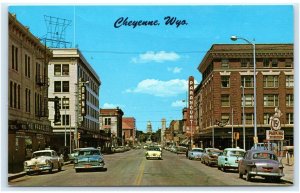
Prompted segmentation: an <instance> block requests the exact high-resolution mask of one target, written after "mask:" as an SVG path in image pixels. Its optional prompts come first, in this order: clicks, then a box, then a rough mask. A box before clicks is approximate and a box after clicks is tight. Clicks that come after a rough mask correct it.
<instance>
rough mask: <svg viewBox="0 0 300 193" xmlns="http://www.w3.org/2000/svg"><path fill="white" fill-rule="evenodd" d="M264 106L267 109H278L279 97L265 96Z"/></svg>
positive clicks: (274, 95) (273, 95) (275, 95)
mask: <svg viewBox="0 0 300 193" xmlns="http://www.w3.org/2000/svg"><path fill="white" fill-rule="evenodd" d="M264 106H265V107H277V106H278V95H277V94H269V95H264Z"/></svg>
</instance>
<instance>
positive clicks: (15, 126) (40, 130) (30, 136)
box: [8, 14, 52, 172]
mask: <svg viewBox="0 0 300 193" xmlns="http://www.w3.org/2000/svg"><path fill="white" fill-rule="evenodd" d="M8 23H9V41H8V46H9V47H8V54H9V56H8V66H9V67H8V75H9V80H8V84H9V85H8V164H9V166H8V170H9V172H15V171H18V170H20V169H21V170H23V162H24V161H25V160H26V159H28V158H30V157H31V154H32V152H33V151H36V150H39V149H44V148H45V147H48V146H49V145H50V138H51V135H52V128H51V125H50V121H48V93H47V92H48V78H47V76H48V68H47V63H48V61H49V59H50V58H51V57H52V54H51V52H50V51H49V49H48V48H46V47H45V46H44V45H43V44H42V43H41V42H40V40H39V39H37V38H36V37H35V36H34V35H33V34H32V33H31V32H30V30H29V28H28V27H25V26H23V25H22V24H21V23H20V22H19V21H18V20H17V18H16V15H12V14H9V22H8Z"/></svg>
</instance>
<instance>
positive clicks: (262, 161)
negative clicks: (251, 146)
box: [238, 150, 284, 181]
mask: <svg viewBox="0 0 300 193" xmlns="http://www.w3.org/2000/svg"><path fill="white" fill-rule="evenodd" d="M238 169H239V177H240V178H243V175H246V180H247V181H250V180H251V178H252V177H255V176H261V177H264V178H265V179H266V180H273V181H280V178H281V177H283V176H284V173H283V165H282V163H281V162H279V161H278V158H277V156H276V155H275V154H274V152H273V151H267V150H248V151H247V152H246V153H245V155H244V157H243V159H241V160H240V161H239V164H238Z"/></svg>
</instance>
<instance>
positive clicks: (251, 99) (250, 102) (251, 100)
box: [241, 94, 254, 107]
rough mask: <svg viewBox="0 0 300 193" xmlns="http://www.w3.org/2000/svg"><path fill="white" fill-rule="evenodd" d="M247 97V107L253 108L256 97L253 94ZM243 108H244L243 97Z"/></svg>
mask: <svg viewBox="0 0 300 193" xmlns="http://www.w3.org/2000/svg"><path fill="white" fill-rule="evenodd" d="M244 96H245V107H253V106H254V97H253V94H246V95H244ZM241 99H242V103H241V104H242V106H243V95H241Z"/></svg>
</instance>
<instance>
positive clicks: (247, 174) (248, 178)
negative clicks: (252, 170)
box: [246, 172, 252, 181]
mask: <svg viewBox="0 0 300 193" xmlns="http://www.w3.org/2000/svg"><path fill="white" fill-rule="evenodd" d="M251 177H252V176H251V175H250V174H249V172H247V173H246V180H247V181H251Z"/></svg>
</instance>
